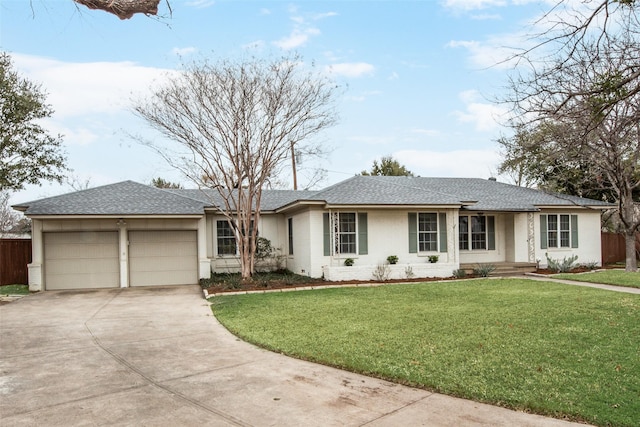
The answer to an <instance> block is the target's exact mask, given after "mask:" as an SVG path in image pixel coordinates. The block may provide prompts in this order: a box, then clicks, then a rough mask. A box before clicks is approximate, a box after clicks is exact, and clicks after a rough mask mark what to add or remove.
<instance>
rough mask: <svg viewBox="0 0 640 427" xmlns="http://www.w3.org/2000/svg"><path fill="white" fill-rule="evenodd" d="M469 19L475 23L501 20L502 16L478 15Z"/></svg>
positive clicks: (493, 14)
mask: <svg viewBox="0 0 640 427" xmlns="http://www.w3.org/2000/svg"><path fill="white" fill-rule="evenodd" d="M471 19H473V20H475V21H497V20H500V19H502V16H501V15H499V14H497V13H480V14H478V15H472V16H471Z"/></svg>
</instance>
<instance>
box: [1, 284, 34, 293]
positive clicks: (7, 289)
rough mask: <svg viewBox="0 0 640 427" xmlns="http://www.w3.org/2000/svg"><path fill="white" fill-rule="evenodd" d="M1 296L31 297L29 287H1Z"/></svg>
mask: <svg viewBox="0 0 640 427" xmlns="http://www.w3.org/2000/svg"><path fill="white" fill-rule="evenodd" d="M0 295H29V285H3V286H0Z"/></svg>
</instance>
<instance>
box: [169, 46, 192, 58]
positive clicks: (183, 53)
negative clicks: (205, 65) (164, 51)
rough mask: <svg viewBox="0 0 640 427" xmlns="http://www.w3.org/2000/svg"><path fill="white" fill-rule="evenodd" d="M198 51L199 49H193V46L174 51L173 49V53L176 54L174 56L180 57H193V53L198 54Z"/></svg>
mask: <svg viewBox="0 0 640 427" xmlns="http://www.w3.org/2000/svg"><path fill="white" fill-rule="evenodd" d="M197 51H198V49H197V48H195V47H193V46H189V47H174V48H173V49H171V53H172V54H174V55H178V56H187V55H191V54H193V53H196V52H197Z"/></svg>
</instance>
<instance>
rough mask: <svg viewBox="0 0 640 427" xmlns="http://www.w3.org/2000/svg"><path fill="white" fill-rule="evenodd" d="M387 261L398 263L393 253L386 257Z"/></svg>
mask: <svg viewBox="0 0 640 427" xmlns="http://www.w3.org/2000/svg"><path fill="white" fill-rule="evenodd" d="M387 262H388V263H389V264H397V263H398V257H397V256H395V255H389V256H388V257H387Z"/></svg>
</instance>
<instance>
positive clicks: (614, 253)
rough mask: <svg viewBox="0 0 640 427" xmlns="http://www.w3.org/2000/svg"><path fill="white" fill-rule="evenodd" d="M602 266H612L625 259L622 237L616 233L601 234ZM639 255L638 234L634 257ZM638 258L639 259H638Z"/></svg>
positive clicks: (638, 235)
mask: <svg viewBox="0 0 640 427" xmlns="http://www.w3.org/2000/svg"><path fill="white" fill-rule="evenodd" d="M601 242H602V264H603V265H604V264H612V263H614V262H621V261H624V260H625V259H626V249H625V244H624V235H623V234H618V233H602V234H601ZM638 254H640V233H638V234H636V257H638ZM638 258H640V257H638Z"/></svg>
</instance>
